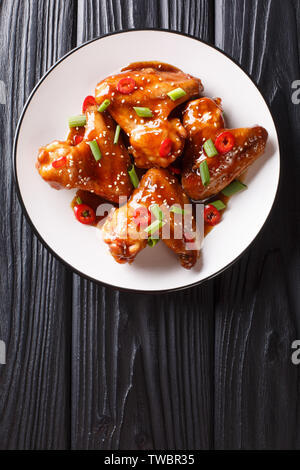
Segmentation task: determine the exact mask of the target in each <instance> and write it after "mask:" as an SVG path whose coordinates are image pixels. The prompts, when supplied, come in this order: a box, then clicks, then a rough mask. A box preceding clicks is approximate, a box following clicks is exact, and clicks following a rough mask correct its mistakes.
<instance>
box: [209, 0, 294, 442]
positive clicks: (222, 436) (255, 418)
mask: <svg viewBox="0 0 300 470" xmlns="http://www.w3.org/2000/svg"><path fill="white" fill-rule="evenodd" d="M299 12H300V10H299V2H296V1H289V2H277V1H276V0H262V1H252V2H249V1H248V0H226V1H225V0H217V2H216V40H217V45H219V46H220V47H222V48H223V49H224V50H225V51H226V52H228V53H229V54H231V55H232V56H233V57H235V58H236V59H237V60H238V61H239V62H240V63H241V64H242V66H243V67H244V68H245V69H246V70H247V71H248V72H250V74H251V75H252V77H253V78H254V79H255V81H256V82H257V83H258V84H259V86H260V88H261V90H262V91H263V93H264V95H265V96H266V98H267V100H268V102H269V103H270V105H271V109H272V112H273V115H274V118H275V121H276V124H277V125H278V129H279V131H280V135H279V137H280V139H281V145H282V185H281V188H280V192H279V199H278V202H277V203H276V206H275V208H274V210H273V212H272V214H271V217H270V219H269V220H268V222H267V224H266V225H265V227H264V229H263V231H262V233H261V234H260V235H259V237H258V239H257V240H256V241H255V243H254V245H253V246H252V248H251V249H250V251H249V252H248V253H247V254H246V255H245V256H243V257H242V259H241V260H240V261H239V262H238V263H236V264H235V265H234V266H233V267H232V268H231V269H229V270H228V271H226V273H224V274H223V275H222V276H220V277H219V278H218V280H217V282H216V289H217V290H216V292H217V293H218V295H217V297H216V302H217V303H216V348H215V352H216V356H215V383H216V386H215V446H216V448H219V449H228V448H230V449H240V448H243V449H254V448H255V449H278V448H282V449H285V448H289V449H292V448H299V446H300V444H299V432H298V430H299V424H300V420H299V393H298V385H297V384H298V383H299V372H300V369H299V367H298V368H297V367H295V366H293V365H292V363H291V344H292V341H293V340H295V339H298V338H299V337H300V313H299V312H300V309H299V285H300V279H299V275H300V273H299V258H300V254H299V233H300V230H299V229H300V227H299V225H300V223H299V222H300V221H299V218H298V219H297V220H296V217H295V215H296V212H295V211H296V209H295V208H296V207H298V204H299V191H298V188H297V182H296V179H297V178H299V175H300V172H299V170H300V160H299V158H298V154H299V152H298V149H299V145H300V136H299V132H298V128H299V117H300V107H299V106H298V107H297V106H295V105H294V104H293V103H292V100H291V93H292V90H291V84H292V81H293V80H296V79H299V77H300V67H299V37H298V34H297V31H298V29H299V25H300V15H299ZM297 45H298V47H297ZM258 120H259V116H258ZM261 124H263V123H261ZM291 201H294V204H292V205H291ZM296 201H297V202H296ZM225 293H226V295H225Z"/></svg>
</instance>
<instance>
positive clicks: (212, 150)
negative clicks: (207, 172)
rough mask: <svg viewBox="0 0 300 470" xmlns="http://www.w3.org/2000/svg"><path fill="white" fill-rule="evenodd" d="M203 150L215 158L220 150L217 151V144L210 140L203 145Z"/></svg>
mask: <svg viewBox="0 0 300 470" xmlns="http://www.w3.org/2000/svg"><path fill="white" fill-rule="evenodd" d="M203 148H204V150H205V152H206V155H207V156H208V157H215V156H216V155H218V150H217V149H216V147H215V144H214V143H213V141H212V140H211V139H208V140H207V141H206V142H205V144H204V145H203Z"/></svg>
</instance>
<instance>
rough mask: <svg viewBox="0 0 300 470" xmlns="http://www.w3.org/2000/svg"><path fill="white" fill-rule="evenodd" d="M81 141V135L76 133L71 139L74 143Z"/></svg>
mask: <svg viewBox="0 0 300 470" xmlns="http://www.w3.org/2000/svg"><path fill="white" fill-rule="evenodd" d="M82 141H83V136H82V135H79V134H76V135H75V136H74V139H73V142H74V145H78V144H80V142H82Z"/></svg>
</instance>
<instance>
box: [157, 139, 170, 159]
mask: <svg viewBox="0 0 300 470" xmlns="http://www.w3.org/2000/svg"><path fill="white" fill-rule="evenodd" d="M172 146H173V142H172V140H171V139H165V140H164V141H163V142H162V143H161V146H160V149H159V156H160V157H161V158H166V157H168V155H170V153H171V152H172Z"/></svg>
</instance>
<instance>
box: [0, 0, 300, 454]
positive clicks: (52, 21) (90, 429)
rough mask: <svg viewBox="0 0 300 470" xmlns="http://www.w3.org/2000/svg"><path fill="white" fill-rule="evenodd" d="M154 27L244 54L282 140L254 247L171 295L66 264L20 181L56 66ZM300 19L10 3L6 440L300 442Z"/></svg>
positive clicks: (1, 141) (0, 250) (3, 64)
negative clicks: (19, 169) (297, 91)
mask: <svg viewBox="0 0 300 470" xmlns="http://www.w3.org/2000/svg"><path fill="white" fill-rule="evenodd" d="M143 27H155V28H169V29H172V30H176V31H182V32H185V33H189V34H192V35H194V36H195V37H198V38H201V39H204V40H206V41H208V42H210V43H212V44H216V45H217V46H219V47H220V48H222V49H223V50H225V51H226V52H227V53H229V54H230V55H232V56H233V57H234V58H235V59H236V60H237V61H238V62H239V63H240V64H241V65H242V66H243V67H244V69H245V70H247V71H248V72H249V73H250V74H251V76H252V77H253V79H254V80H255V81H256V82H257V84H258V85H259V87H260V89H261V90H262V92H263V93H264V95H265V97H266V99H267V101H268V102H269V104H270V106H271V109H272V112H273V115H274V119H275V121H276V124H277V126H278V130H279V137H280V141H281V150H282V174H281V187H280V191H279V198H278V200H277V203H276V206H275V208H274V210H273V211H272V214H271V216H270V218H269V220H268V222H267V223H266V225H265V227H264V229H263V230H262V232H261V233H260V234H259V236H258V238H257V240H256V241H255V243H254V244H253V246H252V247H251V248H250V250H248V252H247V253H246V254H245V255H244V256H243V257H242V258H241V259H240V260H239V261H238V262H237V263H236V264H235V265H234V266H232V267H231V268H230V269H228V270H227V271H226V272H224V273H223V274H221V275H219V276H218V277H217V278H215V279H213V280H210V281H209V282H206V283H204V284H202V285H200V286H198V287H194V288H192V289H189V290H185V291H182V292H177V293H173V294H167V295H159V296H157V295H141V294H133V293H132V294H131V293H121V292H118V291H115V290H113V289H110V288H106V287H101V286H99V285H96V284H94V283H92V282H88V281H86V280H84V279H82V278H81V277H79V276H77V275H75V274H73V273H72V272H71V271H69V270H67V269H66V268H65V267H64V266H63V265H62V264H61V263H60V262H58V261H57V260H56V259H54V258H53V257H52V256H51V255H50V254H49V253H48V251H47V250H46V249H45V248H44V247H43V246H42V244H41V243H40V242H39V241H38V240H37V238H36V237H35V236H34V235H33V233H32V230H31V228H30V226H29V225H28V223H27V222H26V220H25V218H24V216H23V214H22V211H21V208H20V204H19V202H18V200H17V195H16V191H15V187H14V183H13V179H12V143H13V137H14V132H15V128H16V123H17V119H18V117H19V115H20V113H21V111H22V107H23V105H24V102H25V100H26V98H27V97H28V95H29V93H30V91H31V90H32V88H33V87H34V85H35V84H36V83H37V81H38V80H39V79H40V77H41V76H42V75H43V74H44V73H45V72H46V70H47V69H48V68H49V67H50V66H51V65H52V64H53V63H54V62H55V61H56V60H57V59H58V58H59V57H61V56H62V55H64V54H65V53H66V52H68V51H69V50H70V49H72V48H74V47H75V46H77V45H79V44H81V43H83V42H85V41H87V40H88V39H91V38H95V37H98V36H101V35H103V34H105V33H107V32H111V31H120V30H122V29H127V28H143ZM299 30H300V2H299V0H285V1H279V0H215V1H213V0H78V1H75V0H26V1H22V0H13V1H12V0H1V2H0V81H1V82H0V103H1V104H0V124H1V132H0V152H1V159H0V181H1V191H0V202H1V203H0V213H1V231H0V263H1V279H0V294H1V307H0V308H1V313H0V315H1V316H0V339H2V340H4V341H5V342H6V344H7V364H6V365H0V448H1V449H13V448H14V449H67V448H73V449H162V448H164V449H193V450H194V449H208V448H215V449H266V448H269V449H270V448H272V449H277V448H281V449H284V448H289V449H294V448H298V449H299V448H300V427H299V425H300V406H299V405H300V400H299V385H300V383H299V372H300V366H296V365H293V364H292V362H291V354H292V349H291V344H292V342H293V341H294V340H296V339H300V294H299V288H300V263H299V261H300V252H299V235H300V230H299V228H300V218H299V204H300V198H299V178H300V133H299V123H300V121H299V118H300V105H296V104H293V102H292V99H291V95H292V82H293V81H294V80H297V79H298V80H299V79H300V63H299V48H300V35H299ZM220 79H222V71H220ZM3 83H4V84H3ZM43 112H46V111H45V110H41V118H42V114H43ZM37 196H38V195H37Z"/></svg>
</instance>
